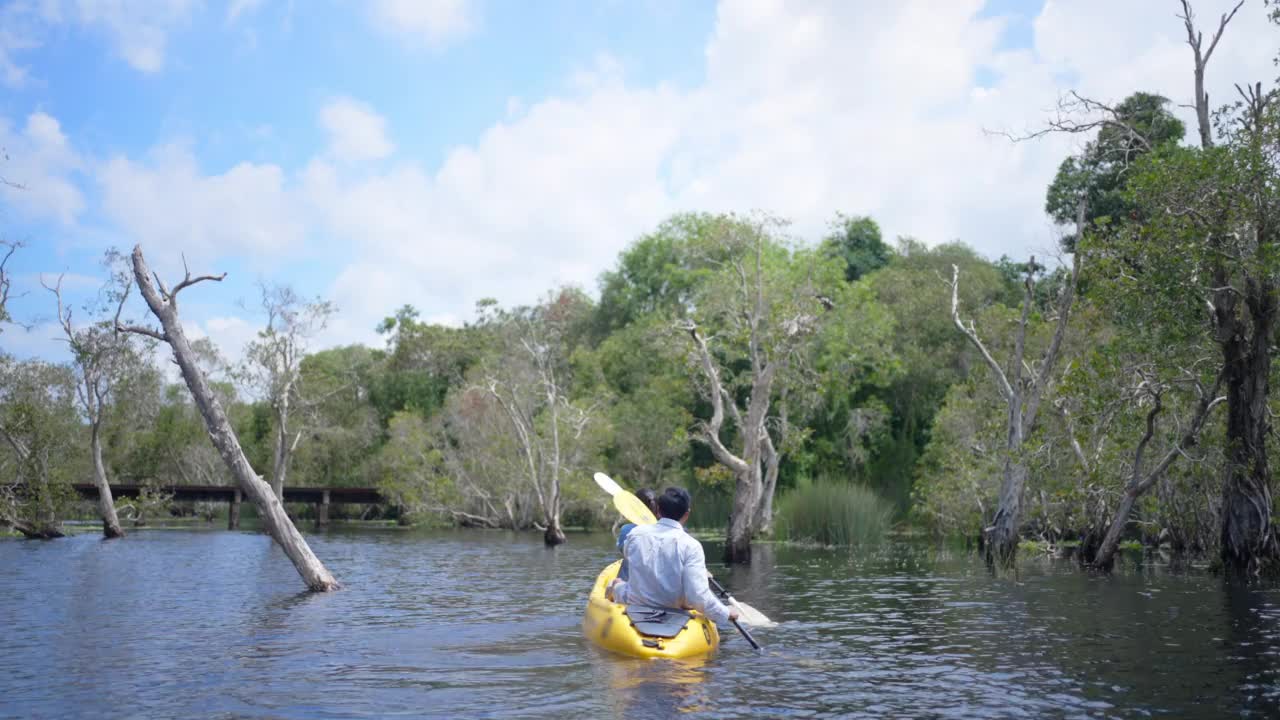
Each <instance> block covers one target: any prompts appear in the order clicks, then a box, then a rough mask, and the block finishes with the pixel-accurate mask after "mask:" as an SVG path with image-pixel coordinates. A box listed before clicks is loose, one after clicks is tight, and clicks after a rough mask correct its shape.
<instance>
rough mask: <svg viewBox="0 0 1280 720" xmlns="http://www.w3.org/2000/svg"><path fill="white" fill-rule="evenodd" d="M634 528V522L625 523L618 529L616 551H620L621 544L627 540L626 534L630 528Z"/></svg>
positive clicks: (628, 533)
mask: <svg viewBox="0 0 1280 720" xmlns="http://www.w3.org/2000/svg"><path fill="white" fill-rule="evenodd" d="M635 529H636V525H635V523H627V524H626V525H623V526H622V527H621V528H619V530H618V552H622V547H623V545H624V544H625V543H626V542H627V536H628V535H630V534H631V531H632V530H635Z"/></svg>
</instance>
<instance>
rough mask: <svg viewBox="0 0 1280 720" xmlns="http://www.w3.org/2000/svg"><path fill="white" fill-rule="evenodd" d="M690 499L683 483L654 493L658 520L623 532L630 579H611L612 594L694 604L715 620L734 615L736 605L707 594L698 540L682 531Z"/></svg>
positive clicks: (636, 601)
mask: <svg viewBox="0 0 1280 720" xmlns="http://www.w3.org/2000/svg"><path fill="white" fill-rule="evenodd" d="M691 504H692V501H691V500H690V498H689V492H688V491H687V490H685V489H684V488H678V487H669V488H667V489H666V491H664V492H663V493H662V495H659V496H658V515H659V518H658V522H656V523H654V524H653V525H640V526H638V527H636V528H635V529H634V530H632V531H631V533H630V534H629V535H627V539H626V542H625V543H624V545H623V556H624V559H625V561H626V563H627V565H629V566H630V579H628V580H614V581H613V582H612V583H611V584H610V586H609V593H610V598H611V599H612V600H613V601H614V602H616V603H622V604H624V605H653V606H657V607H672V608H686V609H687V608H692V609H694V610H698V611H701V612H702V614H704V615H706V616H707V617H708V618H710V619H711V620H712V621H713V622H717V623H723V622H726V621H729V620H737V619H738V611H737V610H735V609H731V608H729V607H726V606H725V605H724V603H722V602H720V601H719V600H718V599H717V598H716V596H715V595H713V594H711V588H710V587H709V586H708V584H707V559H706V556H705V555H704V554H703V552H702V543H700V542H698V541H697V540H695V539H694V537H693V536H692V535H690V534H689V533H687V532H685V531H684V524H685V523H686V522H688V521H689V508H690V506H691Z"/></svg>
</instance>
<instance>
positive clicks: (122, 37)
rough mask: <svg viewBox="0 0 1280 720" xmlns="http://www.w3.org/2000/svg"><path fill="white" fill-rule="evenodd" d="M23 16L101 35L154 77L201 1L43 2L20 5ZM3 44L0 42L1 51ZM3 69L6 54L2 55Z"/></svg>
mask: <svg viewBox="0 0 1280 720" xmlns="http://www.w3.org/2000/svg"><path fill="white" fill-rule="evenodd" d="M17 5H19V6H20V7H21V10H22V13H21V14H22V15H23V16H24V17H25V18H27V19H31V18H32V16H38V19H39V21H40V22H41V24H42V25H44V26H46V27H47V26H50V25H57V24H61V23H76V24H79V25H81V26H84V27H86V28H92V29H95V30H98V31H101V32H103V33H105V34H106V35H107V37H108V38H109V39H110V40H111V42H112V44H113V45H114V46H115V50H116V52H117V53H118V54H119V55H120V57H122V58H123V59H124V61H125V62H127V63H128V64H129V65H130V66H131V67H133V68H134V69H136V70H139V71H141V72H146V73H154V72H158V71H160V70H161V69H163V67H164V62H165V52H166V50H167V48H168V43H169V35H170V33H172V32H173V31H174V30H176V29H178V28H180V27H182V26H184V25H185V24H186V23H188V22H189V21H190V19H191V15H192V12H193V10H194V9H195V8H196V6H197V5H199V2H198V0H75V1H74V2H72V1H71V0H40V2H39V3H38V5H37V4H36V3H35V2H21V1H20V2H18V3H17ZM2 47H3V41H2V40H0V48H2ZM0 66H3V52H0Z"/></svg>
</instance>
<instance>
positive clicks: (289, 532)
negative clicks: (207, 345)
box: [117, 246, 338, 592]
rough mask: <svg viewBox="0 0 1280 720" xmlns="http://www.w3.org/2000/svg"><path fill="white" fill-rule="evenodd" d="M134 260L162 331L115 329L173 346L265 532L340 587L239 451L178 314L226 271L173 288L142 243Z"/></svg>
mask: <svg viewBox="0 0 1280 720" xmlns="http://www.w3.org/2000/svg"><path fill="white" fill-rule="evenodd" d="M132 261H133V276H134V279H135V281H136V282H137V283H138V288H139V290H141V292H142V297H143V299H145V300H146V301H147V307H148V308H149V309H150V310H151V313H152V314H153V315H155V317H156V318H157V319H158V320H159V321H160V326H161V329H160V330H156V329H154V328H150V327H144V326H137V325H125V324H123V323H120V324H117V328H118V329H119V330H122V331H128V332H133V333H138V334H141V335H145V336H147V337H151V338H154V339H156V340H159V341H161V342H164V343H167V344H168V345H169V346H170V348H172V350H173V355H174V360H175V361H176V362H177V363H178V367H179V368H180V369H181V370H182V378H183V380H185V381H186V384H187V389H189V390H190V391H191V397H192V399H193V400H194V401H195V403H196V406H197V407H198V408H199V409H200V414H201V415H202V416H203V417H204V421H205V427H206V429H207V430H208V431H209V438H210V440H212V441H213V445H214V447H216V448H217V449H218V452H219V454H221V456H222V460H223V462H225V463H226V464H227V467H228V468H229V469H230V470H231V474H232V475H233V476H234V477H235V479H236V483H237V484H238V485H239V486H240V489H241V490H242V491H243V492H244V494H245V495H246V496H247V497H248V498H249V499H250V500H252V501H253V503H254V505H255V506H257V508H258V514H259V516H260V517H261V518H262V520H263V523H264V525H265V526H266V528H267V532H268V533H269V534H270V535H271V537H272V539H274V540H275V541H276V543H277V544H278V545H279V546H280V547H281V549H282V550H284V552H285V555H287V556H288V557H289V560H291V561H292V562H293V566H294V567H295V568H296V569H297V570H298V574H299V575H301V576H302V579H303V582H305V583H306V584H307V587H308V588H309V589H311V590H313V591H316V592H325V591H328V590H334V589H336V588H337V587H338V581H337V580H335V579H334V577H333V575H331V574H330V573H329V571H328V569H327V568H325V566H324V564H323V563H321V562H320V560H319V558H317V557H316V556H315V553H313V552H312V551H311V547H310V546H308V545H307V541H306V540H305V539H303V537H302V534H301V533H299V532H298V529H297V528H296V527H294V525H293V522H292V521H291V520H289V516H288V515H287V514H285V511H284V506H283V505H281V504H280V500H279V498H277V497H276V496H275V494H274V493H273V492H272V490H271V486H269V485H268V484H267V483H266V482H264V481H263V480H262V478H261V477H259V476H258V475H257V473H255V472H254V471H253V468H252V467H251V466H250V465H249V461H248V460H247V459H246V458H245V456H244V451H242V450H241V449H240V441H239V440H238V439H237V438H236V434H235V431H234V430H232V428H231V423H230V422H229V421H228V420H227V415H226V412H225V411H223V409H222V403H221V402H219V400H218V397H217V396H216V395H215V394H214V393H213V390H211V389H210V387H209V382H208V379H207V378H206V377H205V374H204V372H203V371H202V370H201V369H200V366H199V364H198V362H199V359H198V357H197V355H196V353H195V352H194V351H193V350H192V348H191V343H190V342H189V341H188V340H187V335H186V331H185V330H183V328H182V322H181V320H180V318H179V317H178V294H179V293H180V292H182V291H183V290H185V289H187V288H189V287H191V286H192V285H195V284H197V283H201V282H204V281H207V280H212V281H215V282H218V281H221V280H222V278H223V277H225V274H224V275H200V276H197V277H192V276H191V273H190V272H189V271H188V272H186V273H185V275H184V277H183V279H182V281H181V282H179V283H178V284H177V285H175V286H173V289H172V290H170V289H169V288H168V287H167V286H166V285H165V284H164V282H163V281H161V280H160V279H159V276H155V280H154V281H153V280H152V277H153V276H152V273H151V269H150V268H149V267H147V262H146V260H145V259H144V258H143V257H142V247H141V246H135V247H134V249H133V255H132Z"/></svg>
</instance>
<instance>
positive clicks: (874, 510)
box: [776, 479, 893, 545]
mask: <svg viewBox="0 0 1280 720" xmlns="http://www.w3.org/2000/svg"><path fill="white" fill-rule="evenodd" d="M892 520H893V508H892V507H891V506H890V505H889V503H887V502H885V501H884V500H883V499H881V498H880V496H878V495H876V493H875V492H874V491H872V490H870V489H868V488H866V487H863V486H861V485H852V484H849V483H843V482H838V481H832V480H829V479H823V480H817V481H814V482H812V483H810V484H807V485H803V486H801V487H797V488H796V489H794V490H792V491H790V492H788V493H787V494H785V495H783V496H782V497H781V498H779V499H778V514H777V518H776V527H777V532H778V536H779V537H780V538H781V539H783V540H787V541H790V542H798V543H813V544H818V545H861V544H866V543H873V542H877V541H879V540H880V539H882V538H883V537H884V535H885V533H886V532H888V530H889V526H890V524H891V522H892Z"/></svg>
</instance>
